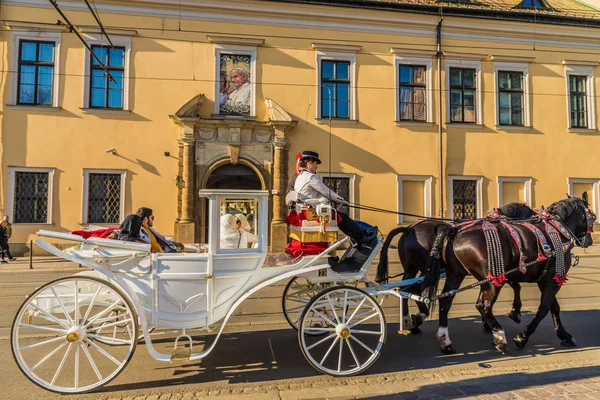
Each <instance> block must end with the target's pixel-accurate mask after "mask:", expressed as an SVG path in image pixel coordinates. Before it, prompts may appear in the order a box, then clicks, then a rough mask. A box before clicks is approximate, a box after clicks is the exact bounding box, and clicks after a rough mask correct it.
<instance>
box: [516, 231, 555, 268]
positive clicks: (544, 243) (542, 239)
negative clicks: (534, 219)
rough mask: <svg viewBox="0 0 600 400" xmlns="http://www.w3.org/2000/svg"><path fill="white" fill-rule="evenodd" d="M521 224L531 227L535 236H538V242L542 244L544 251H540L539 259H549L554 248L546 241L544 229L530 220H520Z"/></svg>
mask: <svg viewBox="0 0 600 400" xmlns="http://www.w3.org/2000/svg"><path fill="white" fill-rule="evenodd" d="M519 225H522V226H524V227H525V228H527V229H529V230H530V231H531V232H533V234H534V235H535V237H536V238H537V241H538V243H539V244H540V246H542V250H543V253H542V252H541V251H538V256H537V261H543V260H547V259H548V257H550V255H551V254H550V252H551V251H552V249H551V248H550V246H548V242H547V241H546V236H544V234H543V233H542V231H541V230H540V229H539V228H538V227H537V226H535V225H533V224H530V223H529V222H519Z"/></svg>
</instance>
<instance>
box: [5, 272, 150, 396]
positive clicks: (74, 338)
mask: <svg viewBox="0 0 600 400" xmlns="http://www.w3.org/2000/svg"><path fill="white" fill-rule="evenodd" d="M137 321H138V316H137V313H136V312H135V309H134V308H133V306H132V305H131V303H130V301H129V299H128V298H127V296H125V295H124V294H123V292H122V291H121V290H120V289H118V288H117V287H116V286H115V285H113V284H112V283H110V282H107V281H104V280H101V279H98V278H93V277H82V276H73V277H67V278H61V279H57V280H55V281H52V282H50V283H48V284H46V285H44V286H42V287H40V288H38V289H36V291H35V292H33V293H32V294H31V295H30V296H29V297H28V298H27V300H25V302H24V303H23V305H21V308H20V309H19V311H18V312H17V315H16V317H15V320H14V322H13V326H12V331H11V345H12V353H13V357H14V359H15V361H16V362H17V365H18V366H19V368H20V369H21V371H22V372H23V374H25V376H27V378H29V379H30V380H31V381H32V382H33V383H35V384H36V385H38V386H40V387H42V388H44V389H47V390H50V391H53V392H58V393H84V392H89V391H91V390H94V389H96V388H99V387H101V386H103V385H105V384H107V383H108V382H110V381H111V380H113V379H114V378H116V377H117V375H119V373H120V372H121V371H122V370H123V369H124V368H125V367H126V366H127V363H128V362H129V360H131V357H132V356H133V352H134V351H135V348H136V345H137V338H138V334H139V328H138V322H137ZM113 327H117V329H113ZM108 331H110V334H107V335H105V332H107V333H108Z"/></svg>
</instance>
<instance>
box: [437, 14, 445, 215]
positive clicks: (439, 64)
mask: <svg viewBox="0 0 600 400" xmlns="http://www.w3.org/2000/svg"><path fill="white" fill-rule="evenodd" d="M442 21H444V17H442V18H441V19H440V22H438V25H437V78H438V118H439V119H438V139H439V143H438V147H439V152H440V185H439V186H440V218H444V153H443V140H442V139H443V131H442V55H443V53H442Z"/></svg>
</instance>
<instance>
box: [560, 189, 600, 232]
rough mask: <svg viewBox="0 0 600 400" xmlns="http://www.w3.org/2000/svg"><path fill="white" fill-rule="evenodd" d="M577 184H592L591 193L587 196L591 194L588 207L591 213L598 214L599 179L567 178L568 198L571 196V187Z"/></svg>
mask: <svg viewBox="0 0 600 400" xmlns="http://www.w3.org/2000/svg"><path fill="white" fill-rule="evenodd" d="M577 183H591V184H592V188H593V190H592V193H588V196H589V195H590V194H591V196H592V200H591V201H590V207H591V208H592V211H594V212H595V213H598V212H599V211H598V210H600V178H598V179H595V178H567V185H568V187H569V196H573V189H574V188H573V185H574V184H577ZM594 223H596V224H600V221H598V220H597V221H595V222H594Z"/></svg>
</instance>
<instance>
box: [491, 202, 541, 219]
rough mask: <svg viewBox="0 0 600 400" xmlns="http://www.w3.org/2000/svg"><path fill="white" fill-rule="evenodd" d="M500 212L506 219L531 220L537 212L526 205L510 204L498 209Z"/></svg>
mask: <svg viewBox="0 0 600 400" xmlns="http://www.w3.org/2000/svg"><path fill="white" fill-rule="evenodd" d="M498 212H499V213H500V214H501V215H504V216H505V217H506V218H513V219H519V218H529V217H532V216H533V215H534V214H535V212H534V211H533V210H532V209H531V208H530V207H529V206H528V205H527V204H525V203H516V202H515V203H509V204H507V205H505V206H502V207H500V208H498Z"/></svg>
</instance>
